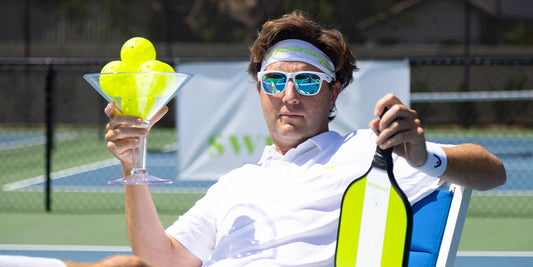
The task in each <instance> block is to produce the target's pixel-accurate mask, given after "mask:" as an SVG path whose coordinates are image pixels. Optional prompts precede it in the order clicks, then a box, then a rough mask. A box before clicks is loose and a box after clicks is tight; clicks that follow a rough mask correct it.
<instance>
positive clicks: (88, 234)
mask: <svg viewBox="0 0 533 267" xmlns="http://www.w3.org/2000/svg"><path fill="white" fill-rule="evenodd" d="M0 216H1V217H2V219H1V220H0V244H32V245H96V246H128V238H127V234H126V226H125V225H126V223H125V218H124V214H118V213H117V214H85V215H79V214H78V215H72V214H45V213H40V214H13V213H2V214H1V215H0ZM177 216H178V214H161V215H160V218H161V221H162V223H163V225H164V226H165V227H166V226H169V225H170V224H171V223H172V222H173V221H174V220H175V219H176V218H177ZM531 225H533V219H531V218H470V217H469V218H467V220H466V224H465V228H464V231H463V235H462V238H461V243H460V245H459V250H460V251H533V232H532V231H530V229H531Z"/></svg>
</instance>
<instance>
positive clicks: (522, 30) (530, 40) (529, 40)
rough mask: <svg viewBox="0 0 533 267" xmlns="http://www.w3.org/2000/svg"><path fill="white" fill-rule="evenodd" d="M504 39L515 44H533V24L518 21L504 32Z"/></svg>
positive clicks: (505, 41)
mask: <svg viewBox="0 0 533 267" xmlns="http://www.w3.org/2000/svg"><path fill="white" fill-rule="evenodd" d="M503 41H504V43H507V44H514V45H533V24H531V23H529V24H526V23H524V22H520V23H518V24H517V25H516V26H514V27H513V28H512V29H510V30H509V31H507V32H505V33H504V36H503Z"/></svg>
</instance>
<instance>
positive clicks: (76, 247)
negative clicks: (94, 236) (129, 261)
mask: <svg viewBox="0 0 533 267" xmlns="http://www.w3.org/2000/svg"><path fill="white" fill-rule="evenodd" d="M0 250H32V251H113V252H115V251H117V252H131V248H130V247H129V246H87V245H19V244H0Z"/></svg>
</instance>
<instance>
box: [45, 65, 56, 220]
mask: <svg viewBox="0 0 533 267" xmlns="http://www.w3.org/2000/svg"><path fill="white" fill-rule="evenodd" d="M45 68H46V85H45V117H46V118H45V120H46V151H45V154H46V155H45V161H46V163H45V169H46V183H45V208H46V211H48V212H50V211H52V178H51V173H52V168H51V167H52V150H53V149H54V120H53V115H54V109H53V107H54V78H55V72H54V68H53V65H52V64H51V63H50V62H48V63H47V64H46V67H45Z"/></svg>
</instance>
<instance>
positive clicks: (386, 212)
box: [335, 153, 412, 266]
mask: <svg viewBox="0 0 533 267" xmlns="http://www.w3.org/2000/svg"><path fill="white" fill-rule="evenodd" d="M376 154H377V153H376ZM389 156H390V155H389ZM411 228H412V213H411V206H410V204H409V202H408V201H407V198H406V197H405V195H404V194H403V192H402V191H401V189H400V188H399V187H398V185H397V184H396V181H395V180H394V176H393V174H392V159H388V160H387V161H386V163H385V166H383V162H381V163H379V162H378V163H376V157H375V158H374V162H373V164H372V167H371V168H370V169H369V171H368V172H367V173H366V174H365V175H363V177H361V178H359V179H356V180H355V181H354V182H352V184H350V186H348V188H347V189H346V191H345V193H344V197H343V200H342V206H341V214H340V218H339V232H338V238H337V251H336V259H335V261H336V266H407V262H408V255H409V246H410V238H411Z"/></svg>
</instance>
